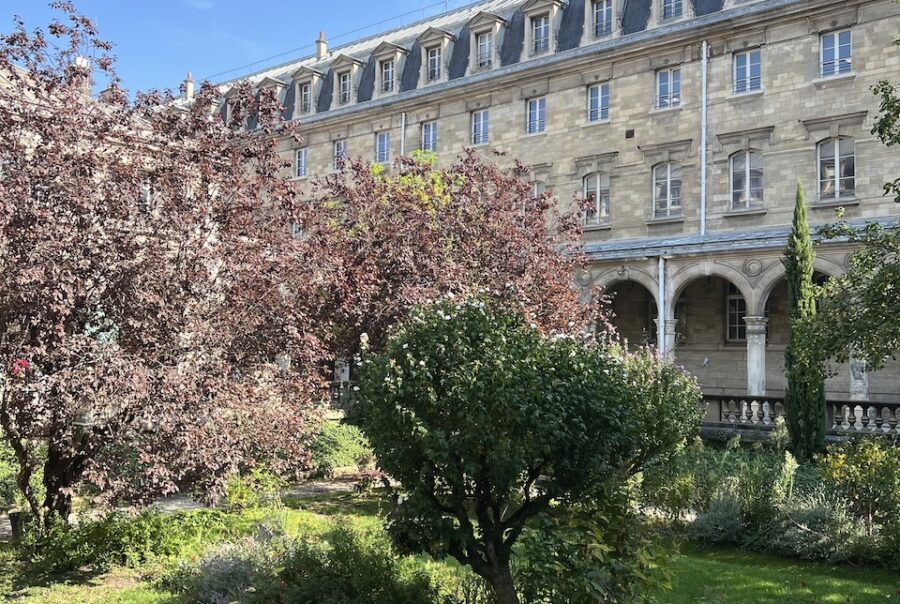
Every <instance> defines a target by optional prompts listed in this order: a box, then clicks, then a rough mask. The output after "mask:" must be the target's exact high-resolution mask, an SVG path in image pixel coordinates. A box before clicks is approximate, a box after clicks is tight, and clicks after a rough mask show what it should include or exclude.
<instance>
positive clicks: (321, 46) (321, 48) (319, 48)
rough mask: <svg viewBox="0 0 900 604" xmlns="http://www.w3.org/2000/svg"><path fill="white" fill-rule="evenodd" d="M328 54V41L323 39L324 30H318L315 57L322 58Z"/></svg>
mask: <svg viewBox="0 0 900 604" xmlns="http://www.w3.org/2000/svg"><path fill="white" fill-rule="evenodd" d="M327 54H328V42H326V41H325V32H324V31H320V32H319V39H318V40H316V58H317V59H324V58H325V55H327Z"/></svg>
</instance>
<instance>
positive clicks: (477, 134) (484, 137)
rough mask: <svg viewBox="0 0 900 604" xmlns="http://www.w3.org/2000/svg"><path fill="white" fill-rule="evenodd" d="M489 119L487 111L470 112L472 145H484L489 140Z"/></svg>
mask: <svg viewBox="0 0 900 604" xmlns="http://www.w3.org/2000/svg"><path fill="white" fill-rule="evenodd" d="M489 119H490V115H489V114H488V110H487V109H484V110H482V111H473V112H472V144H473V145H485V144H487V142H488V140H489Z"/></svg>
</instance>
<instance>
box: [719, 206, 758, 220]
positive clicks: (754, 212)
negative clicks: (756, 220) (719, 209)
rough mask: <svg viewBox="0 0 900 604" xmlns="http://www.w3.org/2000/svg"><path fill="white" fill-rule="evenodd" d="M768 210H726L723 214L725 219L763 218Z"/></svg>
mask: <svg viewBox="0 0 900 604" xmlns="http://www.w3.org/2000/svg"><path fill="white" fill-rule="evenodd" d="M767 211H768V210H766V209H765V208H750V209H747V210H728V211H727V212H725V213H724V214H723V216H724V217H725V218H740V217H742V216H764V215H765V214H766V212H767Z"/></svg>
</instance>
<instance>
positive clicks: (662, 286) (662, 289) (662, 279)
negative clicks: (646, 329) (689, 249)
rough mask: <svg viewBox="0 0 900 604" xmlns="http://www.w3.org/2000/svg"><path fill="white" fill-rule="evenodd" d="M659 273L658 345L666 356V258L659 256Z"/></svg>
mask: <svg viewBox="0 0 900 604" xmlns="http://www.w3.org/2000/svg"><path fill="white" fill-rule="evenodd" d="M658 271H659V274H658V275H657V288H656V309H657V315H658V316H657V321H656V323H657V324H656V347H657V349H658V350H659V356H660V357H662V358H665V356H666V353H667V352H668V351H667V350H666V259H665V258H663V257H662V256H660V257H659V269H658Z"/></svg>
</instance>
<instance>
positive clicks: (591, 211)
mask: <svg viewBox="0 0 900 604" xmlns="http://www.w3.org/2000/svg"><path fill="white" fill-rule="evenodd" d="M583 186H584V201H585V212H584V224H585V225H587V226H591V225H598V224H607V223H608V222H609V174H606V173H604V172H594V173H593V174H588V175H587V176H585V177H584V181H583Z"/></svg>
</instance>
